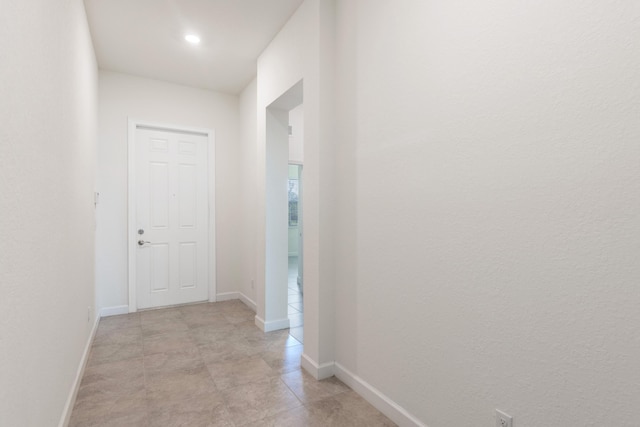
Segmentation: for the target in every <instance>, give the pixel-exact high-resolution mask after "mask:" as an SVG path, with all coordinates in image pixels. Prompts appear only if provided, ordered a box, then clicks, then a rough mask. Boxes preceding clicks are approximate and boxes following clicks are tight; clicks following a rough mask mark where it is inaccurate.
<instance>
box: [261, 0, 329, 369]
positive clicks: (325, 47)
mask: <svg viewBox="0 0 640 427" xmlns="http://www.w3.org/2000/svg"><path fill="white" fill-rule="evenodd" d="M331 6H332V2H329V1H324V0H308V1H305V2H304V3H303V4H302V5H301V6H300V8H298V10H297V11H296V13H295V14H294V15H293V16H292V17H291V19H290V20H289V21H288V22H287V24H286V25H285V26H284V27H283V29H282V30H281V31H280V33H278V35H277V36H276V37H275V38H274V40H273V41H272V42H271V44H270V45H269V46H268V47H267V48H266V49H265V51H264V52H263V53H262V55H261V56H260V57H259V58H258V73H257V91H258V92H257V100H258V101H257V108H258V110H257V113H258V115H257V117H258V120H257V132H258V133H257V144H256V148H255V150H256V153H257V161H256V171H257V177H258V179H257V193H256V194H257V203H256V211H255V215H254V221H255V224H256V261H255V266H256V302H257V303H258V315H261V312H260V311H261V310H263V312H264V301H265V293H264V284H265V276H264V271H265V250H264V248H265V247H266V246H265V220H264V217H265V198H264V197H265V137H266V107H267V106H268V105H269V104H271V103H272V102H273V101H275V100H276V99H278V98H279V97H280V96H281V95H282V94H284V93H285V92H286V91H288V90H289V89H290V88H291V87H293V86H294V85H295V84H296V83H298V82H299V81H300V80H304V90H303V91H304V127H305V141H304V144H305V145H304V156H305V172H304V177H305V178H304V179H305V181H304V185H305V196H306V197H305V200H304V204H305V205H304V212H303V215H304V227H305V239H304V241H303V245H304V248H303V250H304V264H305V265H304V280H305V295H304V298H305V301H304V304H305V310H304V316H305V318H304V324H305V355H306V356H308V357H309V358H310V359H311V360H313V361H314V362H315V363H318V364H322V363H327V362H332V361H333V342H334V339H333V302H334V301H333V277H332V272H333V270H332V267H331V262H332V259H333V255H332V253H331V248H330V247H329V246H328V245H327V240H328V239H330V238H331V231H330V229H331V225H330V220H331V215H330V212H328V211H327V209H330V206H331V203H330V196H331V194H330V192H328V191H323V192H322V193H321V191H320V189H321V188H326V183H327V182H329V181H330V180H331V173H330V170H329V169H328V167H329V166H330V165H329V162H328V160H327V159H326V158H325V157H324V154H325V153H326V151H325V150H326V148H327V147H328V146H329V145H330V144H331V143H332V138H330V136H329V134H330V131H331V130H332V124H331V117H330V113H331V112H332V110H333V104H332V95H333V92H332V88H331V86H330V79H331V76H333V68H332V66H331V61H330V59H331V58H330V57H329V58H325V56H326V55H327V51H329V53H330V48H331V47H332V46H333V45H332V40H331V35H332V33H333V32H332V29H331V25H330V24H331V20H332V18H333V14H332V11H331ZM326 59H328V60H326ZM323 199H324V200H323ZM323 206H324V208H323ZM322 254H324V255H325V256H324V257H322ZM262 314H263V313H262Z"/></svg>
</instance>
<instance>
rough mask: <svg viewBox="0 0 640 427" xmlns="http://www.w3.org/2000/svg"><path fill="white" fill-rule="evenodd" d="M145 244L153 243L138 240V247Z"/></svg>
mask: <svg viewBox="0 0 640 427" xmlns="http://www.w3.org/2000/svg"><path fill="white" fill-rule="evenodd" d="M145 243H151V242H147V241H145V240H138V245H139V246H144V244H145Z"/></svg>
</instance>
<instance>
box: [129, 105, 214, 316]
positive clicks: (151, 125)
mask: <svg viewBox="0 0 640 427" xmlns="http://www.w3.org/2000/svg"><path fill="white" fill-rule="evenodd" d="M138 128H143V129H155V130H160V131H164V132H177V133H187V134H198V135H203V136H206V137H207V181H208V189H209V194H208V204H207V208H208V210H209V218H208V227H209V269H208V270H209V278H208V280H209V286H208V291H209V302H215V301H216V227H215V225H216V202H215V201H216V197H215V189H216V186H215V184H216V183H215V176H216V174H215V165H216V162H215V152H216V150H215V148H216V145H215V141H216V137H215V130H214V129H205V128H193V127H187V126H176V125H170V124H166V123H155V122H150V121H146V120H136V119H132V118H131V117H129V118H128V138H127V149H128V156H127V168H128V176H127V186H128V207H127V248H128V258H129V266H128V272H129V276H128V287H129V313H135V312H136V311H138V305H137V297H136V249H137V232H136V196H137V194H136V174H135V172H136V150H135V138H136V129H138Z"/></svg>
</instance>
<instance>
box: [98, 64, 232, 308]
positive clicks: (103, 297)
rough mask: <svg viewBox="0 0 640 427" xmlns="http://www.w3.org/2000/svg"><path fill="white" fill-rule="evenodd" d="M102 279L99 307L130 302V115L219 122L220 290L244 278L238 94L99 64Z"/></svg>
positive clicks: (215, 125) (209, 124)
mask: <svg viewBox="0 0 640 427" xmlns="http://www.w3.org/2000/svg"><path fill="white" fill-rule="evenodd" d="M99 94H100V100H99V141H98V173H97V187H98V191H99V192H100V205H99V206H98V231H97V249H96V250H97V254H96V282H97V292H98V302H99V305H100V307H118V306H123V305H127V304H128V285H127V118H128V117H131V118H133V119H137V120H143V121H149V122H154V123H167V124H173V125H179V126H187V127H199V128H210V129H214V130H215V144H216V147H215V150H216V153H215V154H216V164H215V183H216V184H215V185H216V188H215V194H216V200H215V207H216V269H217V278H216V282H217V293H218V294H220V293H225V292H236V291H237V290H238V288H239V286H240V259H241V251H242V244H241V241H242V239H241V238H240V237H239V236H240V229H241V226H240V225H241V223H240V219H239V217H240V206H241V204H240V200H241V196H240V192H241V184H240V182H241V180H240V179H239V177H238V170H239V165H240V153H241V150H240V143H239V121H238V115H239V114H238V97H237V96H234V95H225V94H220V93H216V92H212V91H209V90H204V89H195V88H189V87H186V86H179V85H174V84H170V83H164V82H160V81H157V80H149V79H143V78H139V77H133V76H129V75H125V74H119V73H113V72H108V71H100V78H99Z"/></svg>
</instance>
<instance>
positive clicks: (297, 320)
mask: <svg viewBox="0 0 640 427" xmlns="http://www.w3.org/2000/svg"><path fill="white" fill-rule="evenodd" d="M301 169H302V166H301V165H289V191H288V193H289V194H288V198H289V209H288V212H289V218H288V222H289V274H288V284H287V286H288V290H287V291H288V293H287V294H288V297H287V298H288V300H287V303H288V316H289V322H290V330H289V333H290V334H291V336H292V337H294V338H295V339H297V340H298V341H300V342H303V337H304V335H303V320H304V319H303V317H304V315H303V313H304V309H303V299H302V291H303V288H302V274H301V273H302V271H301V269H300V266H301V263H300V258H301V257H300V255H301V245H300V243H301V239H300V236H301V232H300V230H301V228H300V222H299V212H300V207H301V206H300V171H301Z"/></svg>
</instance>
